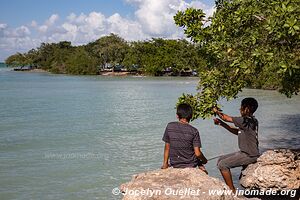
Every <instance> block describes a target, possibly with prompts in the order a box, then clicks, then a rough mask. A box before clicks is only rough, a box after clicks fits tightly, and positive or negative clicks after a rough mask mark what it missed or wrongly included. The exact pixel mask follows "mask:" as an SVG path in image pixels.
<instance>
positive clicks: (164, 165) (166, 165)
mask: <svg viewBox="0 0 300 200" xmlns="http://www.w3.org/2000/svg"><path fill="white" fill-rule="evenodd" d="M168 167H169V164H163V165H162V166H161V169H167V168H168Z"/></svg>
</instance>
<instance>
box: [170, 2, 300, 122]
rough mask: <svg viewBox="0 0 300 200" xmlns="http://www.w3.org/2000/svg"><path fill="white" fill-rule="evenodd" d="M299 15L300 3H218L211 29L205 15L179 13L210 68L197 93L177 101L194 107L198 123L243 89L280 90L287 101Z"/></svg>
mask: <svg viewBox="0 0 300 200" xmlns="http://www.w3.org/2000/svg"><path fill="white" fill-rule="evenodd" d="M299 10H300V0H260V1H257V0H228V1H224V0H219V1H217V10H216V12H215V13H214V15H213V17H211V18H210V19H209V23H208V24H209V25H207V20H205V14H204V13H203V11H202V10H199V9H194V8H188V9H187V10H186V11H184V12H182V11H180V12H178V13H177V14H176V16H175V17H174V19H175V22H176V24H177V25H178V26H180V27H183V28H184V31H185V34H186V35H187V37H189V38H191V39H192V40H193V41H194V42H196V43H197V44H199V45H200V48H201V52H202V56H203V57H204V58H205V59H206V64H207V65H206V70H203V71H202V72H201V74H200V82H199V85H198V89H199V92H198V93H197V94H196V95H194V96H193V95H186V94H185V95H183V96H181V97H180V98H179V102H191V103H192V105H194V109H195V116H194V118H198V117H202V118H206V117H209V116H210V115H211V114H212V111H211V108H212V107H213V106H216V105H217V102H218V101H219V100H220V99H223V98H225V99H227V100H229V99H232V98H235V97H237V94H238V92H240V91H241V90H242V89H243V88H244V87H254V88H266V89H269V88H271V89H278V90H279V91H280V92H281V93H283V94H285V95H286V96H288V97H291V96H292V95H294V94H297V93H298V92H299V88H300V67H299V66H300V65H299V64H300V63H299V62H300V60H299V59H300V21H299V16H300V15H299ZM204 23H206V25H205V26H204Z"/></svg>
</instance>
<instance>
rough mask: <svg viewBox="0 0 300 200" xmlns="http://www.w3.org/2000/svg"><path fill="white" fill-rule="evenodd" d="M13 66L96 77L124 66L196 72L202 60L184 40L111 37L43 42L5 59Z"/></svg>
mask: <svg viewBox="0 0 300 200" xmlns="http://www.w3.org/2000/svg"><path fill="white" fill-rule="evenodd" d="M5 62H6V64H7V65H9V66H12V67H15V66H24V65H31V66H34V67H37V68H41V69H44V70H48V71H50V72H53V73H67V74H97V73H99V70H101V69H103V68H105V67H107V66H114V65H123V66H125V67H126V68H127V69H128V70H129V71H130V70H133V68H134V70H137V71H139V72H140V73H143V74H147V75H161V74H162V72H163V71H164V70H166V68H171V69H172V72H173V74H176V73H179V72H181V71H184V70H187V69H189V70H194V69H196V70H198V69H199V68H201V66H203V63H204V60H203V59H202V57H201V55H200V51H199V48H198V47H197V46H196V45H195V44H192V43H190V42H188V41H186V40H167V39H160V38H157V39H152V40H148V41H136V42H127V41H125V40H124V39H123V38H121V37H119V36H117V35H115V34H111V35H108V36H104V37H101V38H99V39H98V40H96V41H94V42H91V43H89V44H87V45H83V46H72V45H71V43H70V42H67V41H62V42H59V43H42V44H41V45H40V47H38V48H37V49H32V50H30V51H28V52H27V53H23V54H21V53H17V54H14V55H12V56H10V57H8V58H7V59H6V61H5Z"/></svg>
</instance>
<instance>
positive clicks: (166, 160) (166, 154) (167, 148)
mask: <svg viewBox="0 0 300 200" xmlns="http://www.w3.org/2000/svg"><path fill="white" fill-rule="evenodd" d="M169 153H170V143H167V142H166V143H165V150H164V162H163V165H162V166H161V169H167V168H168V167H169Z"/></svg>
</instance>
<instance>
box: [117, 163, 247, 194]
mask: <svg viewBox="0 0 300 200" xmlns="http://www.w3.org/2000/svg"><path fill="white" fill-rule="evenodd" d="M120 188H121V191H122V192H123V193H124V197H123V200H145V199H147V200H148V199H149V200H150V199H155V200H166V199H172V200H176V199H194V200H196V199H199V200H200V199H201V200H212V199H214V200H221V199H222V200H237V199H239V200H241V198H237V197H234V196H233V195H230V194H226V193H225V192H224V191H230V190H229V188H228V187H227V186H226V185H225V183H224V182H222V181H221V180H219V179H216V178H213V177H210V176H208V175H207V174H205V173H204V172H203V171H201V170H200V169H197V168H186V169H174V168H168V169H164V170H155V171H150V172H146V173H141V174H138V175H135V176H133V178H132V180H131V181H130V182H128V183H125V184H123V185H121V187H120ZM213 193H214V194H213Z"/></svg>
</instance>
